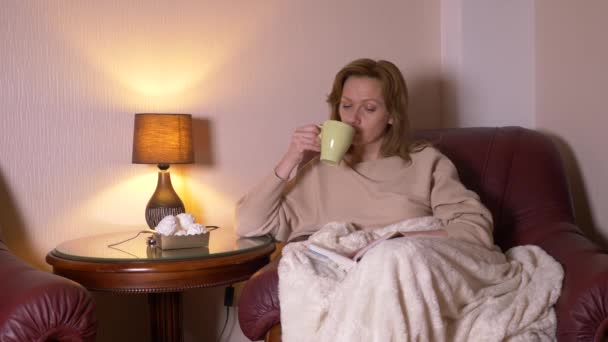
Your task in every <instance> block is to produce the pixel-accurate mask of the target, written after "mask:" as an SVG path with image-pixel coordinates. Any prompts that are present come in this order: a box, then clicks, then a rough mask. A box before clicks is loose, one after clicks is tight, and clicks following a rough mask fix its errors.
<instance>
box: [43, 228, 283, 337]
mask: <svg viewBox="0 0 608 342" xmlns="http://www.w3.org/2000/svg"><path fill="white" fill-rule="evenodd" d="M137 234H138V232H137V231H132V232H122V233H111V234H103V235H96V236H91V237H86V238H81V239H77V240H71V241H67V242H64V243H62V244H60V245H59V246H57V248H55V249H54V250H53V251H51V252H50V253H49V254H48V255H47V257H46V261H47V263H48V264H50V265H51V266H53V272H54V273H55V274H58V275H61V276H63V277H66V278H69V279H72V280H74V281H76V282H78V283H80V284H82V285H83V286H84V287H86V288H88V289H89V290H95V291H111V292H120V293H147V294H148V303H149V307H150V327H151V338H152V340H153V341H182V338H183V336H182V319H181V318H182V315H181V292H182V291H184V290H187V289H192V288H200V287H212V286H220V285H226V284H232V283H236V282H239V281H243V280H246V279H249V277H250V276H251V275H252V274H253V273H254V272H255V271H257V270H258V269H259V268H261V267H262V266H264V265H265V264H267V263H268V261H269V256H270V254H271V253H272V252H273V251H274V249H275V246H274V243H273V241H272V239H271V238H270V237H259V238H238V237H237V236H231V237H229V238H228V239H226V238H225V237H223V236H222V238H221V239H217V238H216V239H214V237H215V233H214V234H212V235H210V239H209V240H210V241H209V245H208V246H204V247H201V248H188V249H175V250H160V249H159V248H151V247H149V246H148V245H147V243H146V239H147V238H148V236H150V234H148V233H143V234H140V235H139V236H138V237H136V238H134V239H131V240H129V241H126V242H125V243H122V244H120V245H118V246H115V247H108V245H111V244H113V243H117V242H120V241H124V240H128V239H130V238H133V237H134V236H136V235H137Z"/></svg>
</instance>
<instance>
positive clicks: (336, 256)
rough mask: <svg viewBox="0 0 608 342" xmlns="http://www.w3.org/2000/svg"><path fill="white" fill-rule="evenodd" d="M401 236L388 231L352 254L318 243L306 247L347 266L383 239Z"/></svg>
mask: <svg viewBox="0 0 608 342" xmlns="http://www.w3.org/2000/svg"><path fill="white" fill-rule="evenodd" d="M402 236H404V235H403V233H401V232H390V233H387V234H384V235H382V236H381V237H379V238H377V239H376V240H374V241H372V242H371V243H370V244H368V245H367V246H365V247H363V248H361V249H359V250H358V251H357V252H356V253H355V254H354V255H353V256H348V255H342V254H340V253H337V252H335V251H332V250H330V249H327V248H324V247H321V246H319V245H315V244H314V243H311V244H309V245H308V249H310V250H311V251H312V252H314V253H315V254H318V255H320V256H322V257H325V258H328V259H330V260H332V261H334V262H336V263H337V264H340V265H342V266H346V267H349V266H353V265H354V264H356V263H357V262H359V260H361V258H363V256H364V255H365V253H367V252H368V251H370V250H371V249H372V248H374V247H376V246H377V245H379V244H380V243H382V242H383V241H386V240H390V239H394V238H398V237H402Z"/></svg>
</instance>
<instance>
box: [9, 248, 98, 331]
mask: <svg viewBox="0 0 608 342" xmlns="http://www.w3.org/2000/svg"><path fill="white" fill-rule="evenodd" d="M0 279H2V281H1V282H0V341H7V342H8V341H47V340H48V341H94V340H95V335H96V329H97V320H96V317H95V308H94V303H93V300H92V298H91V296H90V294H89V293H88V292H87V290H86V289H84V288H83V287H82V286H80V285H78V284H77V283H74V282H72V281H70V280H68V279H65V278H62V277H59V276H56V275H54V274H51V273H47V272H43V271H40V270H37V269H35V268H33V267H31V266H29V265H28V264H27V263H25V262H23V261H22V260H20V259H19V258H17V257H16V256H14V255H13V254H12V253H11V252H10V251H9V250H8V249H7V248H6V246H5V245H4V244H3V243H2V241H0Z"/></svg>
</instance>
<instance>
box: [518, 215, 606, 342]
mask: <svg viewBox="0 0 608 342" xmlns="http://www.w3.org/2000/svg"><path fill="white" fill-rule="evenodd" d="M536 231H542V232H544V234H542V235H541V234H538V235H537V237H538V238H536V239H535V240H536V241H527V242H526V243H533V244H536V245H538V246H540V247H541V248H543V249H544V250H545V251H546V252H547V253H549V254H550V255H551V256H553V257H554V258H555V259H556V260H557V261H558V262H559V263H561V264H562V266H563V267H564V283H563V287H562V293H561V296H560V297H559V299H558V301H557V303H556V305H555V309H556V314H557V321H558V324H557V337H558V340H559V341H597V342H599V341H604V340H605V339H604V338H605V337H606V336H607V332H608V254H606V252H604V251H602V250H601V249H600V248H599V247H598V246H596V245H595V244H594V243H593V242H591V241H590V240H589V239H588V238H587V237H586V236H584V235H583V233H582V232H581V231H580V229H579V228H578V227H577V226H575V225H573V224H571V223H569V222H557V223H554V224H553V225H552V227H551V229H536Z"/></svg>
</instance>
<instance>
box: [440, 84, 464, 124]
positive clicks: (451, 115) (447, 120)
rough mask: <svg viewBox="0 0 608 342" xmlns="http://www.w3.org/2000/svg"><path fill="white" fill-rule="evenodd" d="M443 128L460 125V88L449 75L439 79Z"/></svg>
mask: <svg viewBox="0 0 608 342" xmlns="http://www.w3.org/2000/svg"><path fill="white" fill-rule="evenodd" d="M438 83H439V91H440V98H441V104H440V113H441V120H440V126H441V128H450V127H460V126H459V125H460V121H459V117H460V112H459V109H460V103H459V100H460V99H459V89H458V86H457V85H456V82H455V81H454V80H453V79H452V78H451V77H450V75H447V76H445V77H443V78H441V79H440V80H439V81H438Z"/></svg>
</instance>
